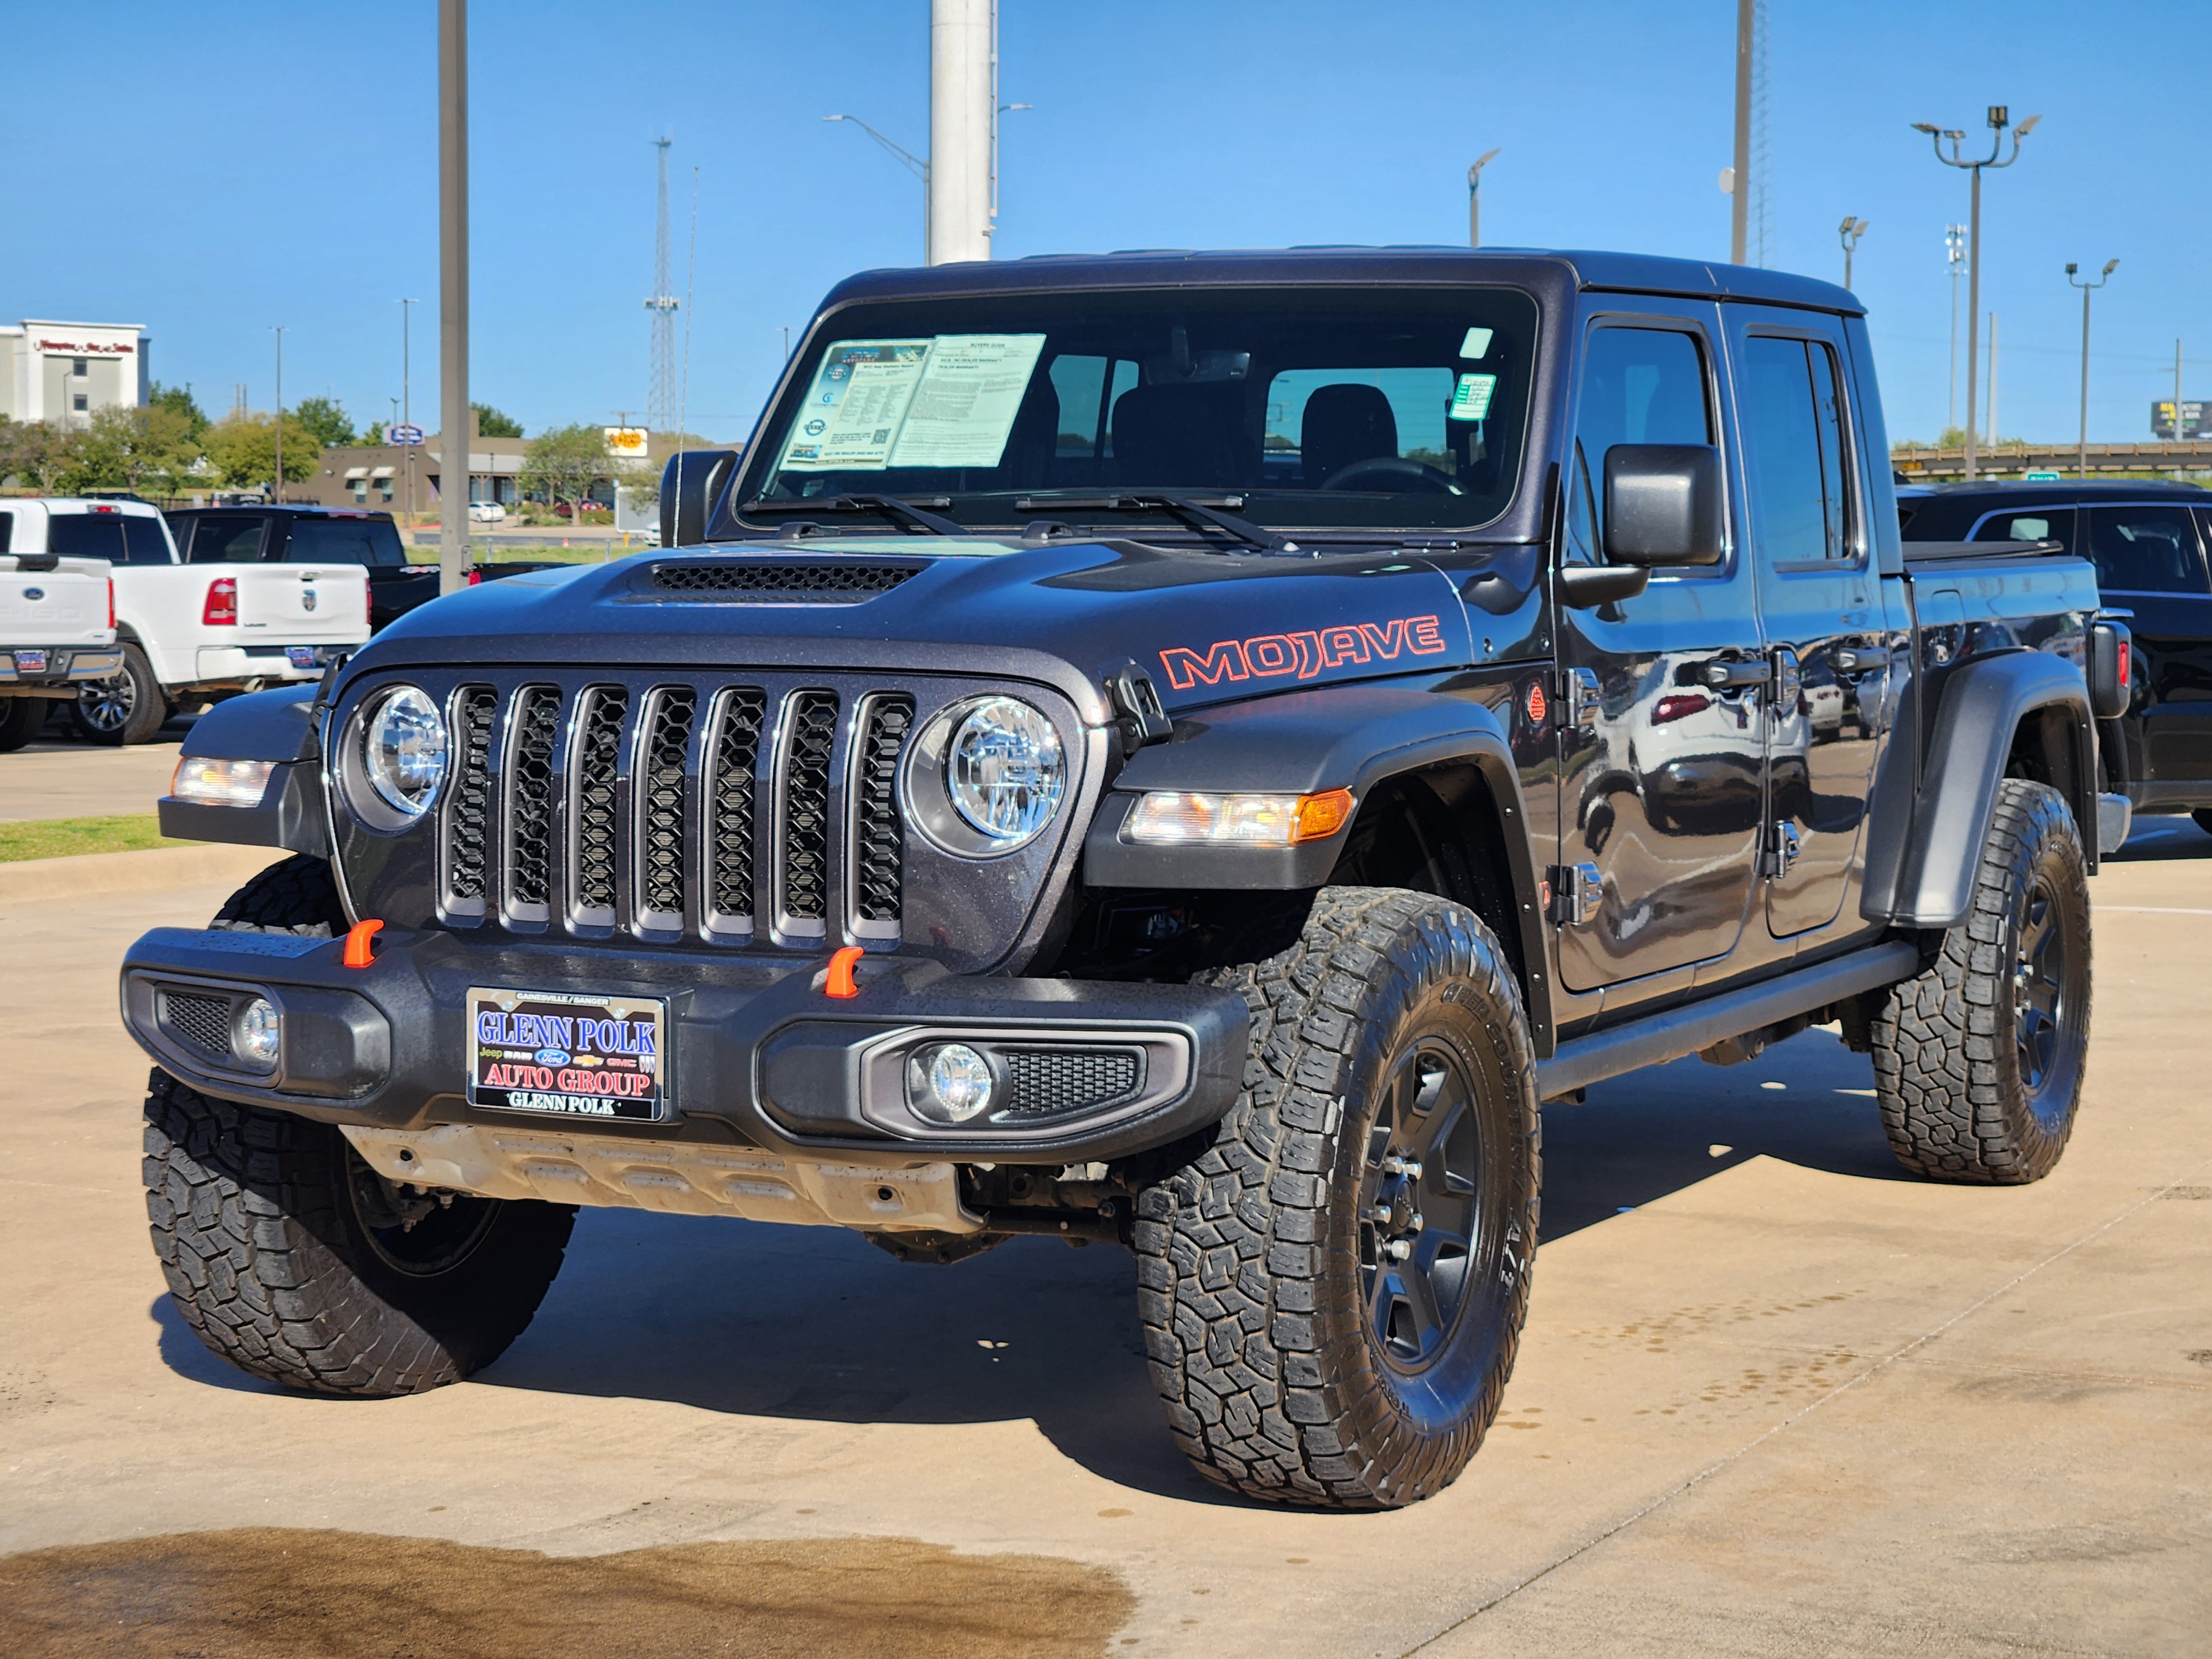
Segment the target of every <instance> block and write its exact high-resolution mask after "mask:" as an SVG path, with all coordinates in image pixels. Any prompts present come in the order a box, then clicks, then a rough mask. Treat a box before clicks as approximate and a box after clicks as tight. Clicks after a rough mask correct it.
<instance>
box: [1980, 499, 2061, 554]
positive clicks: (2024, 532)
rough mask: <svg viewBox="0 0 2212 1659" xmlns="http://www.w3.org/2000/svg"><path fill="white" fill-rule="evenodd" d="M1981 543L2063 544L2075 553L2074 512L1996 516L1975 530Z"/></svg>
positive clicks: (2058, 510)
mask: <svg viewBox="0 0 2212 1659" xmlns="http://www.w3.org/2000/svg"><path fill="white" fill-rule="evenodd" d="M1972 539H1973V540H1975V541H1978V542H2059V543H2062V544H2064V546H2065V549H2066V550H2067V551H2068V552H2069V553H2071V552H2074V551H2075V534H2074V509H2073V508H2072V507H2037V508H2036V509H2035V511H2033V513H1991V514H1990V516H1989V517H1988V518H1986V519H1984V520H1982V522H1981V523H1980V525H1979V526H1977V527H1976V528H1975V531H1974V533H1973V537H1972Z"/></svg>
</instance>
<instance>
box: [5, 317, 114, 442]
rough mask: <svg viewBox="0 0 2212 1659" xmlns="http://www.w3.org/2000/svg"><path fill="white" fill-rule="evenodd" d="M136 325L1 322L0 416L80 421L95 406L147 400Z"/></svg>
mask: <svg viewBox="0 0 2212 1659" xmlns="http://www.w3.org/2000/svg"><path fill="white" fill-rule="evenodd" d="M149 343H150V342H149V340H148V339H147V338H146V331H145V329H144V327H143V325H140V324H137V323H52V322H40V321H38V320H37V319H27V320H26V321H24V322H21V323H0V416H6V417H7V418H9V419H10V420H15V421H52V422H54V424H55V425H57V426H82V425H83V424H84V423H85V422H87V421H88V420H90V419H91V418H92V415H93V411H94V410H100V409H107V408H111V407H112V406H114V405H116V404H121V405H123V406H124V407H125V408H130V409H136V408H137V407H139V406H140V405H141V404H144V403H145V401H146V392H147V384H148V380H149V376H148V374H147V368H146V356H147V347H148V345H149Z"/></svg>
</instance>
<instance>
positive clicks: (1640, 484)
mask: <svg viewBox="0 0 2212 1659" xmlns="http://www.w3.org/2000/svg"><path fill="white" fill-rule="evenodd" d="M1722 488H1723V486H1722V482H1721V453H1720V451H1719V450H1717V449H1716V448H1714V447H1712V446H1711V444H1615V445H1613V447H1612V448H1610V449H1608V450H1607V451H1606V452H1605V556H1606V559H1607V562H1608V563H1612V564H1634V565H1644V566H1647V567H1648V566H1654V565H1695V564H1718V563H1719V562H1721V553H1722V550H1723V548H1722V538H1721V492H1722Z"/></svg>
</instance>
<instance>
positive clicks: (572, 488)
mask: <svg viewBox="0 0 2212 1659" xmlns="http://www.w3.org/2000/svg"><path fill="white" fill-rule="evenodd" d="M614 476H615V464H614V461H613V459H611V457H610V456H609V455H608V454H607V440H606V435H605V433H603V432H602V431H600V429H599V428H598V427H595V426H559V427H555V428H553V429H552V430H551V431H550V432H545V433H541V434H539V435H538V437H536V438H534V439H532V441H531V445H530V447H529V448H528V449H526V450H525V451H524V452H523V455H522V487H523V489H526V490H529V491H534V492H536V493H538V494H540V495H544V497H545V498H546V499H547V500H548V501H566V502H568V505H569V506H570V507H572V508H573V507H575V506H576V504H577V503H578V502H580V501H583V500H584V498H585V497H586V496H587V495H590V494H591V491H592V486H593V485H594V484H597V483H603V482H604V481H605V480H606V479H609V478H611V477H614Z"/></svg>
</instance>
